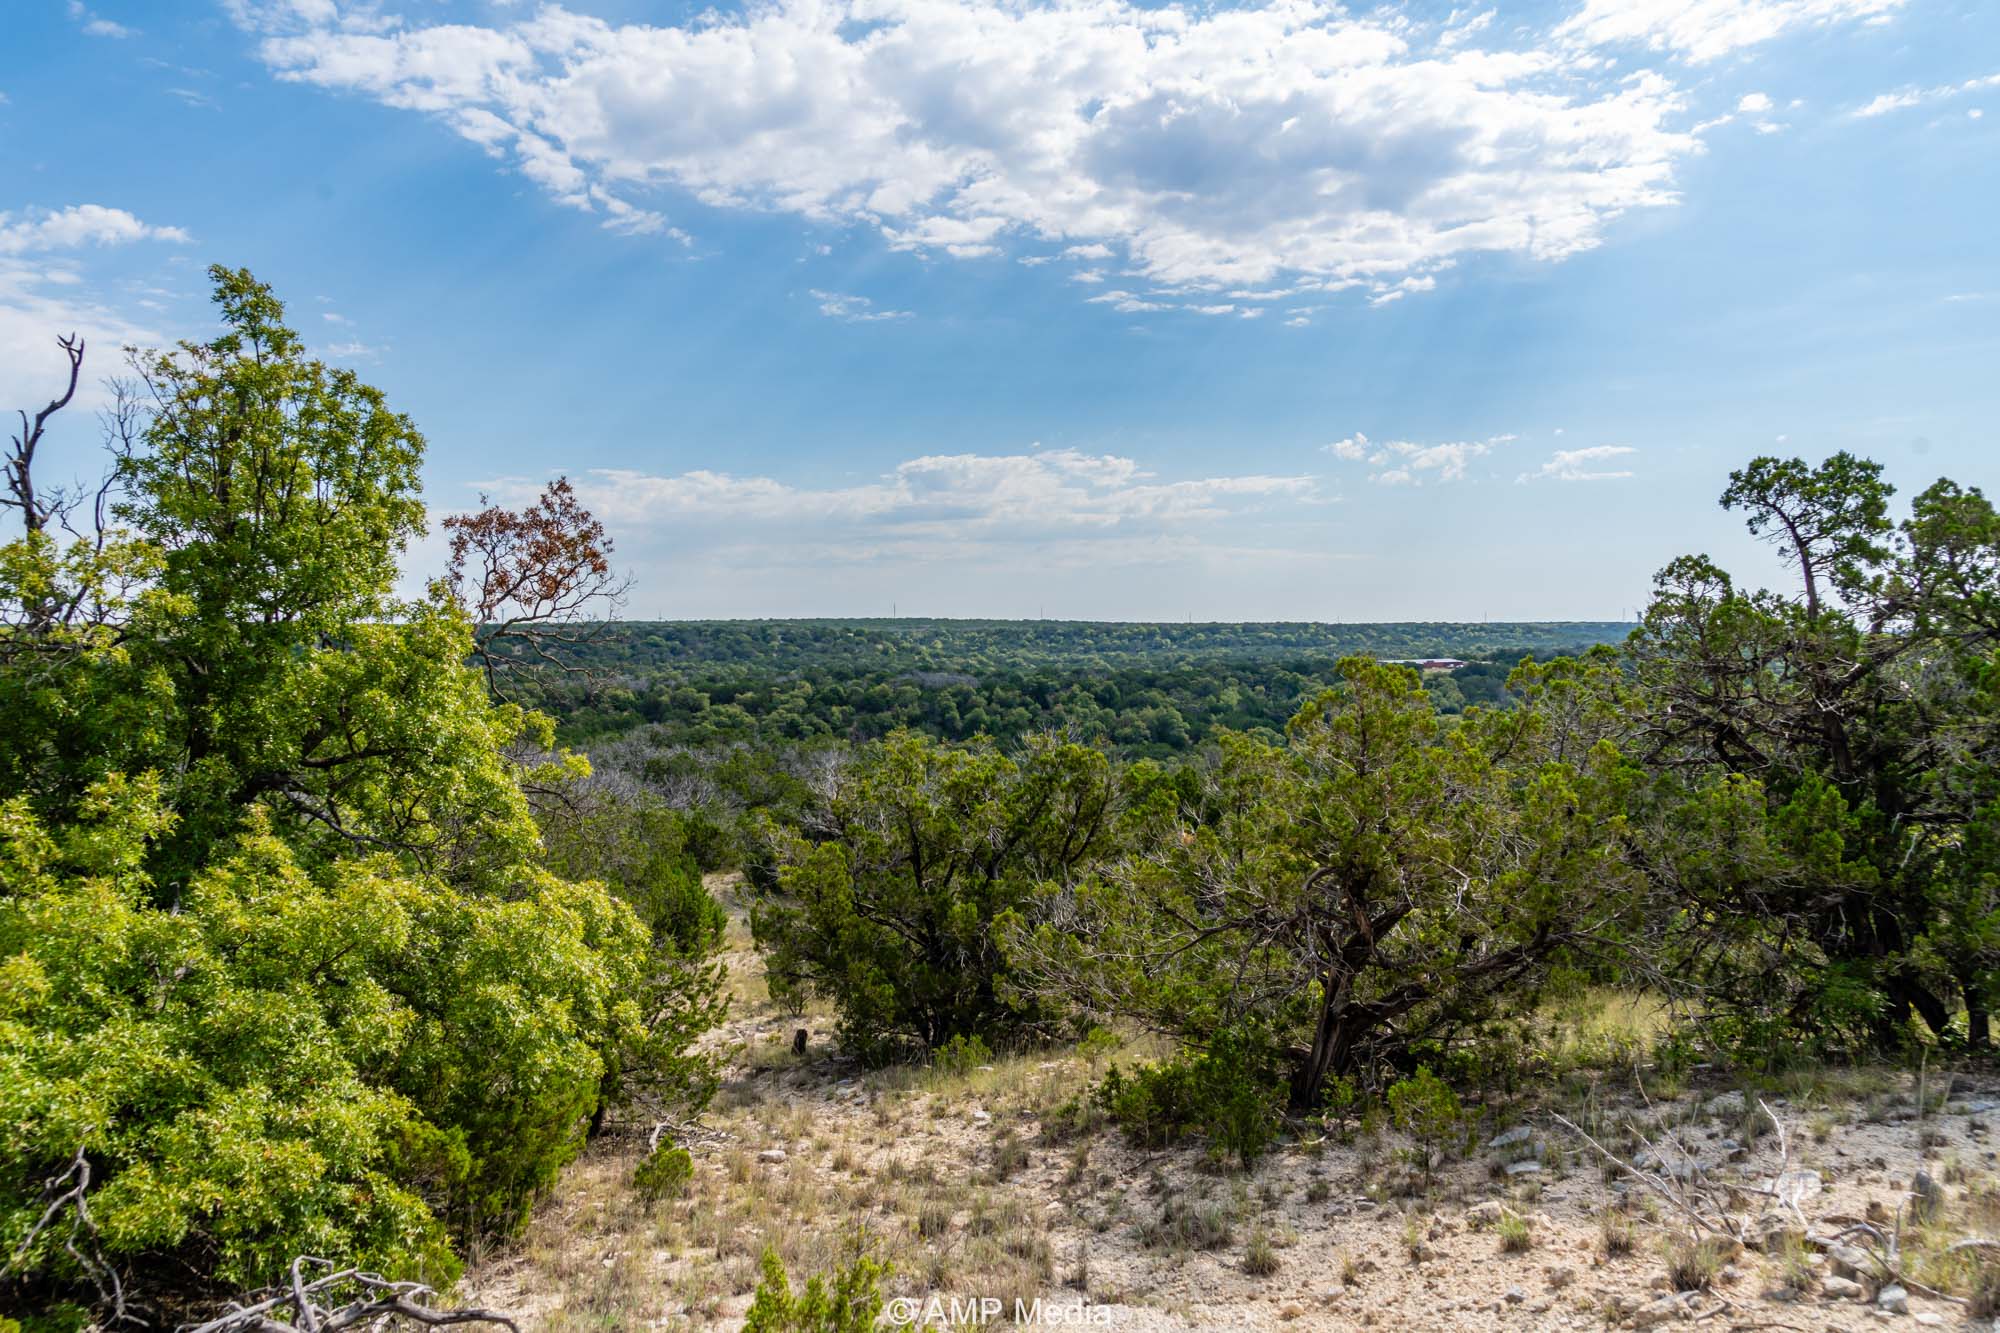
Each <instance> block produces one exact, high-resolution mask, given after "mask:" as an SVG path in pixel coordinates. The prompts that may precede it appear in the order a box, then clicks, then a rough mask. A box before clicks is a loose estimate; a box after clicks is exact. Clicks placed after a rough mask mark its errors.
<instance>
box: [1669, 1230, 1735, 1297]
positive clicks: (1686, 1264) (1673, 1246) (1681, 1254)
mask: <svg viewBox="0 0 2000 1333" xmlns="http://www.w3.org/2000/svg"><path fill="white" fill-rule="evenodd" d="M1664 1254H1665V1258H1666V1263H1667V1281H1668V1282H1669V1283H1671V1284H1672V1285H1673V1289H1674V1290H1675V1291H1706V1290H1708V1288H1709V1287H1711V1286H1713V1285H1714V1284H1715V1279H1716V1276H1717V1275H1718V1274H1719V1273H1721V1272H1722V1266H1723V1264H1724V1263H1725V1262H1727V1261H1726V1259H1725V1258H1724V1251H1723V1248H1722V1244H1721V1242H1720V1241H1717V1240H1715V1239H1714V1238H1713V1237H1710V1236H1700V1237H1696V1236H1669V1237H1668V1238H1667V1241H1666V1244H1665V1246H1664Z"/></svg>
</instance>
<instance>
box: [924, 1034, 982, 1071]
mask: <svg viewBox="0 0 2000 1333" xmlns="http://www.w3.org/2000/svg"><path fill="white" fill-rule="evenodd" d="M992 1062H993V1051H992V1049H991V1048H990V1047H988V1046H987V1044H986V1042H985V1041H984V1040H983V1039H982V1038H980V1037H978V1036H977V1035H974V1036H966V1035H965V1034H963V1033H960V1034H957V1035H955V1036H953V1037H952V1038H951V1039H950V1040H949V1041H947V1042H945V1043H944V1045H942V1046H940V1047H938V1048H937V1050H936V1051H934V1052H932V1054H931V1067H932V1068H934V1069H936V1070H937V1071H938V1072H939V1073H940V1074H945V1075H947V1076H950V1077H954V1078H963V1077H964V1076H965V1075H967V1074H970V1073H971V1072H972V1071H973V1070H975V1069H977V1068H979V1066H981V1065H984V1064H991V1063H992Z"/></svg>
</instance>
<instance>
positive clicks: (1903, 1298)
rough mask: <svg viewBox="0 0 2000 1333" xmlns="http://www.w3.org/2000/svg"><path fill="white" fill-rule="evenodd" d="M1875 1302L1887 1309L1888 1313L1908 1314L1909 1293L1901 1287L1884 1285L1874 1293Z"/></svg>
mask: <svg viewBox="0 0 2000 1333" xmlns="http://www.w3.org/2000/svg"><path fill="white" fill-rule="evenodd" d="M1875 1304H1876V1305H1878V1306H1880V1307H1881V1308H1882V1309H1884V1310H1887V1311H1888V1312H1889V1313H1890V1314H1908V1313H1909V1312H1910V1293H1909V1292H1907V1291H1904V1290H1903V1289H1902V1288H1901V1287H1894V1286H1891V1287H1884V1288H1882V1290H1881V1291H1879V1292H1877V1293H1876V1295H1875Z"/></svg>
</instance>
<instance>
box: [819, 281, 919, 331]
mask: <svg viewBox="0 0 2000 1333" xmlns="http://www.w3.org/2000/svg"><path fill="white" fill-rule="evenodd" d="M812 298H813V300H815V301H818V302H819V312H820V314H822V315H825V316H826V317H827V318H828V319H844V320H846V321H847V322H848V323H850V324H873V323H876V322H878V321H881V320H885V319H908V318H910V312H909V311H907V310H877V309H876V308H875V303H874V302H873V301H871V300H869V299H868V298H867V297H865V296H843V295H842V294H841V293H839V292H823V291H820V290H818V289H817V288H815V289H814V291H813V293H812Z"/></svg>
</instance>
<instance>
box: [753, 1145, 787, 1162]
mask: <svg viewBox="0 0 2000 1333" xmlns="http://www.w3.org/2000/svg"><path fill="white" fill-rule="evenodd" d="M757 1160H758V1161H760V1162H772V1163H777V1162H782V1161H784V1160H785V1150H784V1149H783V1148H766V1149H764V1151H762V1152H760V1153H758V1154H757Z"/></svg>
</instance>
